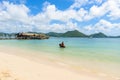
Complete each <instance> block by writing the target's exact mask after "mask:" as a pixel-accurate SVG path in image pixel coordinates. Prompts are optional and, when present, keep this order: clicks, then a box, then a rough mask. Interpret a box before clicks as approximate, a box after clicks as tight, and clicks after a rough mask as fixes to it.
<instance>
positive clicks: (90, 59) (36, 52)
mask: <svg viewBox="0 0 120 80" xmlns="http://www.w3.org/2000/svg"><path fill="white" fill-rule="evenodd" d="M62 41H64V43H65V45H66V48H60V47H59V43H61V42H62ZM1 46H4V47H5V48H6V47H7V49H8V48H9V47H12V48H10V49H13V50H12V52H13V51H14V49H18V50H16V52H15V54H16V53H18V54H17V55H18V56H19V55H20V56H21V55H22V54H23V57H24V56H25V58H30V59H31V57H32V60H36V59H37V60H38V62H39V61H41V59H40V58H41V56H42V55H43V54H45V57H46V58H49V60H51V61H52V62H53V63H54V62H55V64H56V62H57V63H58V64H59V63H62V64H65V65H67V66H70V67H72V69H73V68H74V69H75V70H76V71H84V70H85V72H86V71H88V73H92V74H94V75H97V76H102V77H107V78H110V79H107V80H119V79H120V69H119V68H120V38H54V37H52V38H50V39H46V40H0V47H1ZM5 48H3V49H5ZM7 49H5V51H7ZM0 50H1V49H0ZM21 50H23V51H25V52H18V51H21ZM2 51H4V50H2ZM26 51H28V52H26ZM8 52H9V50H8ZM24 54H26V55H24ZM41 54H42V55H41ZM46 54H47V55H46ZM44 62H45V60H43V63H44ZM100 74H103V75H100Z"/></svg>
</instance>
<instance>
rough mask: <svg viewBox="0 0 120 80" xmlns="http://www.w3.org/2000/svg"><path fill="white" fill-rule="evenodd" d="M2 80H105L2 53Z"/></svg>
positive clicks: (0, 59)
mask: <svg viewBox="0 0 120 80" xmlns="http://www.w3.org/2000/svg"><path fill="white" fill-rule="evenodd" d="M0 80H103V79H100V78H98V77H94V76H91V75H88V74H86V75H84V74H82V73H76V72H74V71H71V70H68V69H65V68H63V67H57V66H50V65H47V64H43V63H42V64H40V63H37V62H34V61H30V60H28V59H25V58H22V57H18V56H15V55H11V54H10V55H9V54H6V53H0Z"/></svg>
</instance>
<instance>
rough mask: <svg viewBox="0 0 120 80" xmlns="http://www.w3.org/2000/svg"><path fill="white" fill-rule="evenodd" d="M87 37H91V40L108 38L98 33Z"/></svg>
mask: <svg viewBox="0 0 120 80" xmlns="http://www.w3.org/2000/svg"><path fill="white" fill-rule="evenodd" d="M89 37H91V38H106V37H108V36H106V35H105V34H103V33H101V32H100V33H96V34H92V35H90V36H89Z"/></svg>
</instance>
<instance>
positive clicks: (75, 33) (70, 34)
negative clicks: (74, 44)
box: [61, 30, 87, 37]
mask: <svg viewBox="0 0 120 80" xmlns="http://www.w3.org/2000/svg"><path fill="white" fill-rule="evenodd" d="M61 36H62V37H87V35H85V34H83V33H81V32H79V31H77V30H74V31H67V32H66V33H64V34H62V35H61Z"/></svg>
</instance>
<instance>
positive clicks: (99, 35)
mask: <svg viewBox="0 0 120 80" xmlns="http://www.w3.org/2000/svg"><path fill="white" fill-rule="evenodd" d="M46 35H48V36H52V37H82V38H120V36H107V35H105V34H104V33H102V32H99V33H95V34H91V35H86V34H84V33H82V32H79V31H78V30H73V31H67V32H65V33H55V32H49V33H47V34H46Z"/></svg>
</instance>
